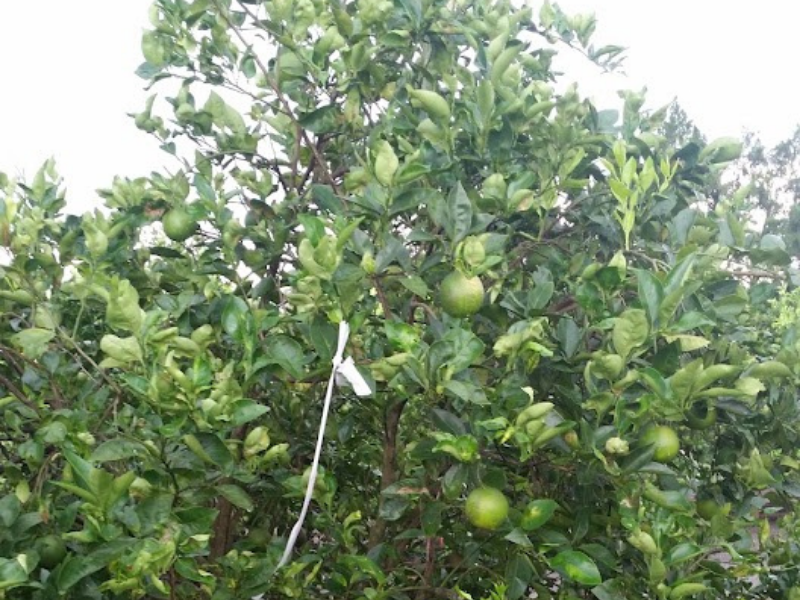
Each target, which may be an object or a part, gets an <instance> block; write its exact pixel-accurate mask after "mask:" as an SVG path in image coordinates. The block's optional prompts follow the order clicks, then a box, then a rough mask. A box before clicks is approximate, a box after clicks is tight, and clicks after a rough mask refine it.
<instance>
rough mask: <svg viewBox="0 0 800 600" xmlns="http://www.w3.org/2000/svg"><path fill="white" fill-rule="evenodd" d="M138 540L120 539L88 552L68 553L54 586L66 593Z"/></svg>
mask: <svg viewBox="0 0 800 600" xmlns="http://www.w3.org/2000/svg"><path fill="white" fill-rule="evenodd" d="M137 543H139V542H138V540H133V539H122V540H112V541H110V542H106V543H104V544H103V545H102V546H100V547H99V548H98V549H97V550H94V551H93V552H90V553H88V554H81V555H80V556H78V555H70V556H68V557H67V559H66V560H65V561H64V562H63V563H62V565H61V567H60V568H59V569H58V573H57V577H56V587H57V588H58V591H59V592H60V593H61V594H64V593H66V592H67V591H68V590H69V589H71V588H72V587H73V586H75V584H77V583H78V582H79V581H81V580H82V579H84V578H85V577H88V576H89V575H91V574H93V573H97V571H99V570H101V569H103V568H104V567H106V566H107V565H108V564H109V563H111V562H112V561H114V560H116V559H117V558H119V557H120V556H122V555H123V554H124V553H125V552H126V551H127V550H128V549H129V548H131V547H132V546H133V545H134V544H137Z"/></svg>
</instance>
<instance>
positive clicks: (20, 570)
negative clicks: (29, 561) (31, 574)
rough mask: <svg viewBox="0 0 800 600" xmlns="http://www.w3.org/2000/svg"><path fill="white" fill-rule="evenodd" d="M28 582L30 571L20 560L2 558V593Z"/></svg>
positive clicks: (0, 564) (0, 560)
mask: <svg viewBox="0 0 800 600" xmlns="http://www.w3.org/2000/svg"><path fill="white" fill-rule="evenodd" d="M27 581H28V571H27V570H26V569H25V567H24V566H22V564H21V563H20V561H19V560H16V559H13V558H0V591H2V590H8V589H11V588H14V587H17V586H19V585H22V584H24V583H26V582H27Z"/></svg>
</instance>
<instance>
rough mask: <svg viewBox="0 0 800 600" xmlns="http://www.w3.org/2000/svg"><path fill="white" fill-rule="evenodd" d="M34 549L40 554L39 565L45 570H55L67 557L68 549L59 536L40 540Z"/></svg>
mask: <svg viewBox="0 0 800 600" xmlns="http://www.w3.org/2000/svg"><path fill="white" fill-rule="evenodd" d="M34 547H35V549H36V552H38V553H39V564H40V565H42V566H43V567H44V568H45V569H52V568H54V567H55V566H56V565H58V563H60V562H61V561H62V560H64V557H65V556H66V555H67V547H66V545H65V544H64V541H63V540H62V539H61V538H60V537H58V536H57V535H46V536H44V537H42V538H39V539H38V540H36V543H35V544H34Z"/></svg>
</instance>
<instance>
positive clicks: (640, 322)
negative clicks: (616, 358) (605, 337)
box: [612, 308, 649, 358]
mask: <svg viewBox="0 0 800 600" xmlns="http://www.w3.org/2000/svg"><path fill="white" fill-rule="evenodd" d="M648 330H649V325H648V319H647V315H646V314H645V312H644V311H643V310H640V309H637V308H629V309H628V310H626V311H625V312H623V313H622V315H620V316H619V317H617V318H616V319H615V320H614V332H613V335H612V339H613V341H614V348H615V349H616V350H617V354H619V355H620V356H622V357H623V358H627V357H628V356H629V355H630V353H631V351H632V350H634V349H635V348H638V347H639V346H641V345H642V344H644V343H645V342H646V341H647V337H648V334H649V331H648Z"/></svg>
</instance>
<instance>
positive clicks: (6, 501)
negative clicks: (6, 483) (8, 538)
mask: <svg viewBox="0 0 800 600" xmlns="http://www.w3.org/2000/svg"><path fill="white" fill-rule="evenodd" d="M21 511H22V504H20V501H19V499H18V498H17V497H16V496H15V495H14V494H8V495H7V496H4V497H3V499H2V500H0V523H2V525H3V526H4V527H6V528H9V527H11V526H12V525H13V524H14V521H16V520H17V517H18V516H19V514H20V512H21Z"/></svg>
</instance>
